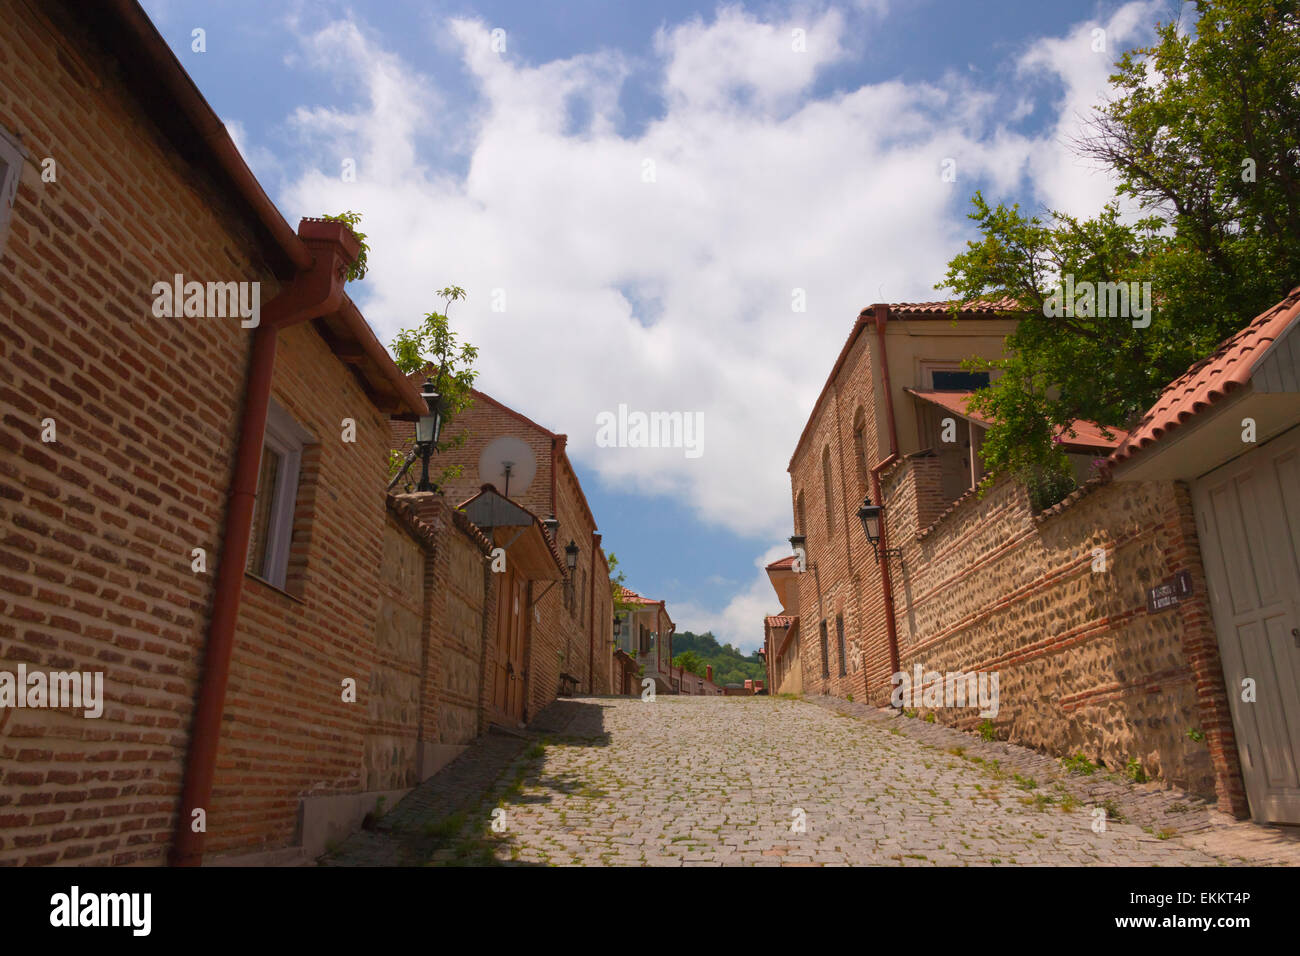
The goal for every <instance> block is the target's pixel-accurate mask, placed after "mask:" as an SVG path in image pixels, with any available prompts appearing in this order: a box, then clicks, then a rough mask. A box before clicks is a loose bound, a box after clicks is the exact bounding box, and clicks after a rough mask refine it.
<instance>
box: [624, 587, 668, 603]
mask: <svg viewBox="0 0 1300 956" xmlns="http://www.w3.org/2000/svg"><path fill="white" fill-rule="evenodd" d="M619 591H621V592H622V594H623V600H624V601H626V602H627V603H628V604H646V605H659V604H663V603H664V602H663V601H655V600H653V599H651V598H648V597H642V596H641V595H639V594H637V593H636V592H635V591H633V590H632V589H631V588H624V587H620V588H619Z"/></svg>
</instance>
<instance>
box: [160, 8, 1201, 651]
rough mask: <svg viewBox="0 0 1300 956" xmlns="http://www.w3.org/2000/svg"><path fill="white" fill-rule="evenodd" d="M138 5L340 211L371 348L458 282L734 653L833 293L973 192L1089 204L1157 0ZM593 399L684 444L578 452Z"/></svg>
mask: <svg viewBox="0 0 1300 956" xmlns="http://www.w3.org/2000/svg"><path fill="white" fill-rule="evenodd" d="M145 7H146V9H147V10H148V11H149V13H150V15H151V16H152V17H153V19H154V22H155V24H156V25H157V26H158V29H159V30H160V32H161V33H162V34H163V36H164V37H165V38H166V39H167V41H168V42H169V43H170V44H171V46H172V49H173V50H175V51H176V53H177V56H178V57H179V58H180V60H181V62H182V63H183V64H184V65H185V67H186V69H188V70H189V72H190V75H191V76H192V77H193V78H194V80H195V82H196V83H197V84H198V86H199V88H200V89H201V90H202V91H203V93H204V95H205V96H206V97H207V99H208V101H209V103H211V104H212V106H213V108H214V109H215V110H216V111H217V113H218V115H220V116H221V117H222V118H223V120H224V121H225V122H226V124H227V126H228V127H229V128H230V130H231V132H232V135H233V136H234V137H235V140H236V142H237V143H238V144H239V146H240V148H241V150H242V151H243V152H244V155H245V157H246V159H247V160H248V162H249V164H250V165H251V166H252V168H253V171H254V172H255V173H256V174H257V176H258V178H259V179H260V180H261V182H262V184H263V186H264V188H265V189H266V190H267V192H268V194H269V195H270V196H271V197H272V199H274V200H275V201H276V203H277V204H278V205H279V206H280V208H281V210H282V211H283V213H284V215H285V217H286V218H287V219H288V220H289V221H290V222H296V221H297V219H298V218H299V217H301V216H304V215H319V214H321V213H324V212H338V211H342V210H344V209H352V210H356V211H358V212H361V213H362V214H363V216H364V217H365V218H364V221H363V224H362V227H361V228H362V230H363V231H364V232H366V233H367V235H368V237H369V242H370V244H371V247H372V251H371V257H370V258H371V262H372V267H371V273H370V274H369V275H368V276H367V278H366V279H365V281H364V282H362V283H359V284H354V286H353V287H351V289H350V292H351V294H352V295H353V297H354V298H355V299H357V301H358V302H359V303H360V305H361V306H362V309H363V311H364V312H365V314H366V317H367V319H368V320H369V321H370V323H371V325H372V326H373V327H374V328H375V330H376V332H377V333H378V334H379V337H380V339H381V341H384V342H389V341H391V339H392V337H393V333H394V332H395V331H396V330H397V329H399V328H402V327H403V326H407V325H412V324H414V323H415V322H416V321H417V320H418V318H419V317H420V315H422V314H423V313H424V312H426V311H429V310H430V309H433V308H437V307H439V306H440V303H439V302H438V301H437V300H436V299H435V297H434V296H433V294H432V293H433V290H435V289H438V288H441V287H442V286H444V285H447V284H449V283H455V284H458V285H461V286H464V287H465V288H466V289H467V291H468V292H469V296H470V297H469V299H468V300H467V301H466V302H464V303H458V304H457V305H456V306H455V307H454V309H453V311H452V313H451V314H452V318H453V323H454V324H455V325H456V327H457V328H458V329H459V330H460V331H461V332H462V333H463V334H464V336H465V337H466V338H467V339H468V340H469V341H471V342H473V343H474V344H475V345H477V346H479V348H480V350H481V354H480V361H479V368H480V371H481V374H480V379H479V385H480V387H481V388H482V389H483V390H484V391H486V392H488V393H489V394H492V395H493V396H494V397H496V398H498V399H500V400H501V401H504V402H506V403H507V404H508V405H511V406H513V407H515V408H517V409H518V410H519V411H521V412H523V413H524V414H526V415H528V416H529V417H530V418H533V419H534V420H536V421H538V422H541V423H542V424H544V425H546V426H547V427H549V428H552V429H553V430H555V431H559V432H564V433H566V434H568V435H569V436H570V444H569V447H570V453H571V455H572V457H573V458H574V460H575V462H576V464H577V467H578V469H579V472H580V475H581V478H582V481H583V485H584V488H585V490H586V492H587V496H588V499H589V501H590V503H591V506H592V510H593V512H594V513H595V515H596V518H597V520H598V521H599V522H600V526H601V527H600V530H601V532H602V533H603V534H604V540H605V546H606V550H609V551H613V552H615V553H616V554H617V555H618V557H619V559H620V562H621V564H622V567H623V569H624V570H625V571H626V572H627V575H628V582H629V584H630V585H631V586H632V587H634V588H635V589H637V590H638V591H640V592H641V593H643V594H647V595H650V596H653V597H656V598H664V599H666V600H667V601H668V602H669V608H670V612H671V613H672V614H673V617H674V619H675V621H676V622H677V625H678V629H679V630H697V631H699V630H705V629H712V630H713V631H714V632H715V633H716V634H718V635H719V637H720V638H722V639H724V640H730V641H732V642H733V643H737V644H739V645H740V646H742V647H744V648H746V649H752V648H754V647H756V646H758V645H759V644H760V643H761V640H762V620H761V618H762V615H763V614H764V613H770V612H771V611H772V610H774V609H775V608H776V601H775V596H774V595H773V594H772V592H771V589H770V587H769V586H768V584H767V583H766V580H765V578H764V576H763V575H762V572H761V567H762V565H763V564H765V563H766V562H767V561H770V560H773V559H774V558H775V557H778V556H782V555H784V554H787V553H788V552H789V546H788V544H787V543H786V542H785V538H786V537H787V536H788V535H789V534H790V523H791V519H790V490H789V481H788V476H787V475H786V472H785V468H786V463H787V461H788V460H789V456H790V453H791V452H792V450H793V447H794V443H795V441H796V440H797V438H798V435H799V432H800V430H801V429H802V427H803V424H804V422H805V420H806V418H807V416H808V414H809V412H810V410H811V406H812V403H813V401H814V400H815V398H816V396H817V393H818V392H819V391H820V389H821V386H822V384H823V382H824V380H825V377H826V374H827V373H828V371H829V369H830V365H831V363H832V362H833V361H834V358H835V355H836V354H837V352H838V350H839V348H840V346H841V345H842V343H843V341H844V337H845V335H846V334H847V331H848V329H849V327H850V326H851V324H852V322H853V319H854V317H855V316H856V315H857V312H858V310H859V309H860V308H861V307H862V306H864V305H868V304H870V303H872V302H877V301H907V300H916V299H933V298H937V297H939V293H937V292H935V291H934V290H933V286H934V283H935V282H937V281H938V280H939V278H940V277H941V276H942V274H943V271H944V264H945V263H946V262H947V260H948V259H949V258H950V257H951V256H952V255H953V254H954V253H955V252H957V251H959V250H960V249H961V248H962V244H963V242H964V241H965V240H966V239H968V238H970V237H971V235H972V233H971V231H970V224H969V222H968V221H967V220H966V218H965V213H966V211H967V209H968V202H969V197H970V195H971V193H973V192H974V191H975V190H976V189H983V190H984V191H985V194H986V196H989V197H990V198H992V199H995V200H997V199H1003V200H1016V201H1020V202H1021V203H1022V204H1025V205H1027V206H1030V207H1033V208H1035V209H1041V208H1043V207H1051V208H1056V209H1062V210H1065V211H1068V212H1073V213H1080V214H1089V213H1092V212H1095V211H1096V209H1097V208H1098V207H1099V205H1100V204H1101V203H1102V202H1105V201H1106V200H1107V199H1108V198H1110V195H1111V190H1112V186H1113V184H1112V183H1111V182H1110V180H1109V179H1108V178H1107V176H1106V175H1105V174H1104V173H1102V172H1100V171H1098V170H1095V169H1091V168H1089V167H1087V166H1086V165H1085V164H1084V163H1083V162H1082V161H1081V160H1080V159H1078V158H1077V157H1076V156H1074V155H1073V154H1072V153H1071V152H1070V151H1069V150H1068V148H1067V147H1066V146H1065V143H1066V142H1067V141H1068V139H1069V138H1070V136H1071V135H1072V134H1074V133H1075V132H1076V131H1077V130H1078V129H1079V124H1080V122H1081V121H1082V119H1083V118H1084V116H1085V114H1086V112H1087V111H1088V109H1089V108H1090V107H1091V105H1092V104H1094V103H1096V102H1098V100H1099V97H1100V95H1101V93H1102V92H1103V91H1104V87H1105V80H1106V75H1107V73H1108V72H1109V67H1110V64H1111V63H1112V62H1113V61H1114V59H1115V57H1116V55H1117V54H1118V53H1119V52H1120V51H1121V50H1122V49H1125V48H1127V47H1131V46H1134V45H1138V44H1140V43H1144V42H1146V41H1147V40H1149V39H1150V37H1151V28H1152V26H1153V24H1154V23H1155V21H1157V20H1168V19H1171V18H1174V17H1176V16H1178V15H1179V12H1180V10H1181V5H1180V4H1177V3H1174V2H1172V0H1150V2H1133V3H1126V4H1124V3H1085V2H1073V0H1063V2H1054V3H1043V2H1041V0H1023V2H1022V0H1002V2H997V0H994V2H987V3H970V2H953V0H913V2H906V0H858V2H844V3H807V4H798V3H796V4H789V3H785V4H720V5H713V4H704V3H679V2H673V3H659V4H623V3H618V4H615V3H596V2H548V3H546V4H534V3H508V2H479V3H427V2H358V3H348V4H344V3H330V2H323V3H285V4H276V3H274V2H267V0H260V2H259V0H248V2H230V3H221V4H209V3H202V2H198V0H193V2H191V0H145ZM1184 15H1186V14H1184ZM196 28H201V29H202V30H204V31H205V34H206V35H205V38H204V39H205V45H206V50H205V51H203V52H195V51H194V50H193V49H192V31H193V30H195V29H196ZM494 31H502V32H500V33H494ZM797 31H802V33H799V32H797ZM1097 31H1102V32H1101V33H1098V32H1097ZM494 37H495V39H494ZM1099 37H1100V40H1101V41H1102V42H1104V46H1105V49H1104V50H1098V49H1097V47H1098V45H1099ZM502 41H504V44H503V43H502ZM503 45H504V49H502V46H503ZM948 160H950V161H951V162H952V168H953V169H955V172H956V181H955V182H950V181H944V179H943V177H942V175H941V171H942V169H943V166H944V163H945V161H948ZM347 163H350V164H351V168H353V169H355V171H356V175H355V178H354V179H348V178H346V177H344V175H343V169H344V167H345V164H347ZM647 169H649V170H651V171H652V172H653V175H652V176H649V178H647ZM795 290H799V291H800V293H801V294H802V297H803V298H804V299H805V300H806V303H807V306H806V310H804V311H796V310H795V308H794V307H793V306H792V303H793V302H794V301H795V294H794V293H795ZM494 304H495V305H496V306H497V308H496V309H494V307H493V306H494ZM502 306H503V308H502ZM619 404H626V405H627V406H628V407H629V409H632V410H644V411H683V412H699V413H702V414H703V416H704V445H703V452H704V453H703V454H702V455H701V456H699V457H698V458H688V457H687V456H686V455H684V454H683V452H682V451H681V450H672V449H638V448H601V447H597V445H596V442H595V434H596V425H595V422H596V416H597V415H599V414H600V413H601V412H612V411H616V410H617V408H618V406H619Z"/></svg>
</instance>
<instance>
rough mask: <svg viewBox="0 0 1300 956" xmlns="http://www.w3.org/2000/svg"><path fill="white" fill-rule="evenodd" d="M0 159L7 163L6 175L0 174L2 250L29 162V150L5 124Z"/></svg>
mask: <svg viewBox="0 0 1300 956" xmlns="http://www.w3.org/2000/svg"><path fill="white" fill-rule="evenodd" d="M0 160H3V161H4V163H5V171H4V175H3V176H0V250H3V249H4V247H5V243H6V242H7V241H8V239H9V223H10V222H11V221H12V220H13V214H14V206H15V205H17V202H18V184H19V183H20V182H22V178H23V167H24V166H25V165H26V163H27V150H26V149H24V148H23V144H22V143H21V142H19V140H18V138H17V137H16V136H15V135H14V134H13V133H11V132H9V130H8V129H6V128H5V127H3V126H0Z"/></svg>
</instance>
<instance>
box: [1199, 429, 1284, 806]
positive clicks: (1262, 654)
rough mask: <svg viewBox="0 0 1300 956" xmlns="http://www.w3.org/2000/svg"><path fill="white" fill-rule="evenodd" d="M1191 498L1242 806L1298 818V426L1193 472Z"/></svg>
mask: <svg viewBox="0 0 1300 956" xmlns="http://www.w3.org/2000/svg"><path fill="white" fill-rule="evenodd" d="M1193 499H1194V503H1195V507H1196V515H1197V524H1198V528H1199V530H1200V541H1201V556H1202V560H1203V561H1204V562H1205V575H1206V579H1207V583H1208V585H1209V591H1210V604H1211V607H1212V608H1213V610H1214V624H1215V629H1216V631H1217V633H1218V639H1219V652H1220V655H1221V657H1222V659H1223V676H1224V682H1225V683H1226V684H1227V690H1228V701H1229V704H1230V706H1231V709H1232V718H1233V726H1234V728H1235V731H1236V736H1237V748H1238V752H1239V753H1240V756H1241V767H1242V773H1243V775H1244V777H1245V781H1246V793H1247V796H1248V797H1249V798H1250V808H1251V814H1252V816H1253V817H1254V818H1255V819H1256V820H1259V821H1270V822H1275V823H1300V429H1295V428H1293V429H1291V431H1289V432H1287V433H1286V434H1285V435H1282V436H1281V437H1280V438H1275V439H1274V440H1273V441H1271V442H1268V443H1267V444H1265V445H1263V446H1261V447H1260V448H1257V449H1255V450H1254V451H1251V452H1249V453H1247V454H1245V455H1243V456H1242V457H1241V458H1238V459H1237V460H1236V461H1233V462H1230V463H1229V464H1227V465H1224V466H1223V467H1222V468H1219V469H1217V470H1215V471H1213V472H1211V473H1210V474H1208V475H1206V476H1205V477H1203V478H1201V479H1199V480H1198V481H1197V482H1196V485H1195V487H1194V491H1193ZM1247 679H1249V680H1250V681H1253V682H1254V698H1255V699H1254V701H1253V702H1250V701H1245V700H1242V695H1243V689H1244V688H1243V681H1245V680H1247Z"/></svg>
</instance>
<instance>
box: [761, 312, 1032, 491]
mask: <svg viewBox="0 0 1300 956" xmlns="http://www.w3.org/2000/svg"><path fill="white" fill-rule="evenodd" d="M952 305H953V303H952V302H893V303H883V302H882V303H877V304H876V305H869V306H867V307H866V308H865V309H863V310H862V311H861V312H859V313H858V318H857V320H856V321H855V322H854V323H853V328H852V329H851V330H850V331H849V337H848V339H847V340H845V342H844V347H843V348H842V349H840V354H839V357H838V358H836V359H835V364H834V365H833V366H832V367H831V373H830V375H828V376H826V384H825V385H823V386H822V390H821V392H820V393H819V394H818V395H817V401H815V402H813V407H812V411H810V412H809V413H808V421H807V422H805V423H804V426H803V431H802V432H800V434H799V440H798V441H797V442H795V446H794V451H793V452H792V453H791V454H790V462H789V464H788V465H786V471H792V470H793V469H794V460H795V459H796V458H798V457H799V449H801V448H803V443H804V442H805V441H806V440H807V438H808V436H809V434H811V432H812V428H813V423H814V422H815V421H816V419H817V409H819V408H821V406H822V402H823V401H824V400H825V399H826V395H827V393H828V392H830V390H831V385H833V384H834V382H835V377H836V376H837V375H839V374H840V369H842V368H843V367H844V363H845V361H846V360H847V359H848V357H849V352H851V351H852V350H853V344H854V343H855V342H856V341H857V340H858V336H859V335H861V334H862V330H863V329H864V328H866V327H867V326H868V325H872V324H874V323H875V317H876V310H877V309H888V310H889V312H888V315H889V316H894V315H898V316H902V317H906V318H911V319H935V318H944V317H951V316H952V313H951V312H950V311H949V310H950V309H951V308H952ZM1016 310H1017V307H1016V304H1015V302H1014V301H1013V300H1011V299H1006V298H1003V299H993V300H989V299H972V300H971V301H969V302H966V303H964V304H963V305H962V308H961V316H962V317H964V318H967V319H1000V318H1004V317H1005V313H1007V312H1014V311H1016ZM886 321H888V318H886Z"/></svg>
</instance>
